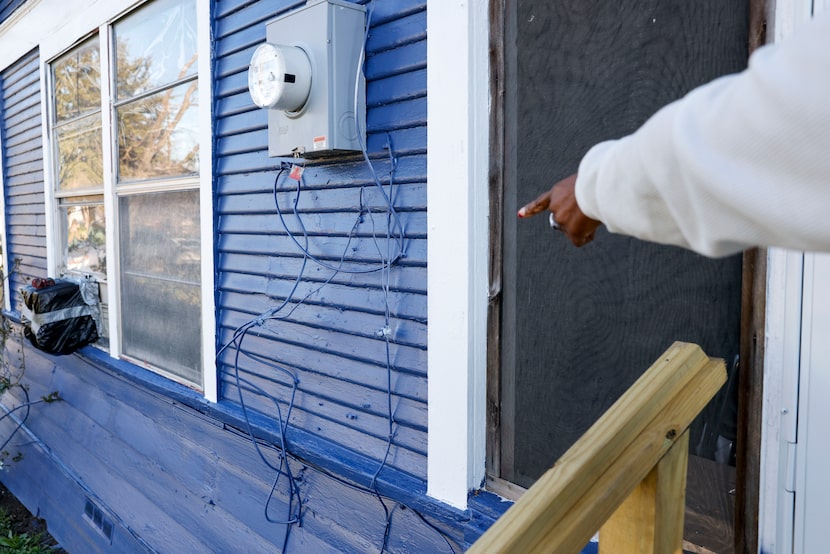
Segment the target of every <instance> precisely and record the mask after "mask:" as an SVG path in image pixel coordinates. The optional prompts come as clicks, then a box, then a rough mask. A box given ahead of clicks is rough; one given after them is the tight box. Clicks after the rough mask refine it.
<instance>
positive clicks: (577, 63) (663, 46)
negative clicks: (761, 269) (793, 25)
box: [488, 0, 748, 487]
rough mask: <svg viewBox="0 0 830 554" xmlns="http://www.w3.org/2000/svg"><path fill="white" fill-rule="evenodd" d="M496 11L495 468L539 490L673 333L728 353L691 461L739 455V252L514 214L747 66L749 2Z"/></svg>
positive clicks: (510, 2)
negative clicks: (593, 232)
mask: <svg viewBox="0 0 830 554" xmlns="http://www.w3.org/2000/svg"><path fill="white" fill-rule="evenodd" d="M497 4H498V3H497ZM498 9H500V10H502V11H501V12H500V14H499V17H503V37H500V38H501V40H502V41H503V43H502V44H503V51H502V52H501V55H502V56H503V62H502V63H503V73H502V74H501V75H499V76H498V78H499V79H501V82H500V83H499V85H500V87H501V88H502V90H503V106H502V107H503V111H502V112H501V117H503V123H500V125H501V127H500V132H501V133H502V135H501V139H500V140H501V141H503V142H502V143H500V144H497V146H496V149H497V150H499V151H498V152H496V155H499V156H500V158H499V162H500V164H501V169H500V171H501V176H502V178H501V185H500V187H501V190H500V191H499V192H498V193H497V196H501V197H500V198H495V199H494V201H495V202H496V203H497V204H498V205H499V207H500V215H501V220H500V223H501V228H500V229H498V231H497V232H496V233H495V234H494V236H495V237H496V241H497V242H498V243H499V244H498V245H497V246H495V247H494V250H493V251H494V252H496V258H497V259H500V260H501V264H500V266H499V265H498V264H496V266H497V269H496V271H500V274H499V275H498V277H497V278H496V279H494V282H496V283H498V286H497V288H498V289H499V290H498V292H499V293H500V295H499V296H498V297H499V299H500V305H499V308H498V311H497V313H498V314H499V315H498V316H497V317H496V318H495V319H496V321H492V320H491V325H498V326H499V327H498V331H497V332H496V333H493V334H491V337H493V336H499V337H500V338H499V340H498V344H499V349H500V354H499V355H498V356H496V359H495V361H494V360H493V359H492V358H491V363H495V364H496V365H497V366H498V371H497V372H496V373H495V374H496V375H498V389H499V392H498V409H497V412H498V416H497V417H494V418H491V422H490V423H491V441H490V442H491V447H493V445H495V449H496V451H493V450H491V451H490V452H489V455H488V460H489V464H490V467H489V468H488V469H489V471H490V474H491V476H494V477H496V478H498V479H503V480H505V481H508V482H511V483H515V484H518V485H520V486H522V487H527V486H529V485H530V484H532V483H533V481H535V479H536V478H538V477H539V476H540V475H541V474H542V473H543V472H544V471H545V470H546V469H547V468H549V467H550V466H551V465H552V464H553V463H554V462H555V461H556V459H557V458H558V457H559V456H560V455H561V454H562V453H563V452H564V451H565V450H566V449H567V448H568V447H569V446H570V445H571V444H572V443H573V442H574V441H575V440H576V439H577V438H578V437H579V436H580V435H582V433H584V432H585V430H586V429H587V428H588V427H589V426H590V425H591V424H592V423H593V422H594V421H595V420H596V419H597V418H598V417H599V416H600V415H601V414H602V413H603V412H604V411H605V410H606V409H607V408H608V407H609V406H610V405H611V404H612V403H613V402H614V401H615V400H616V399H617V398H618V397H619V396H620V395H621V394H622V392H623V391H625V390H626V389H627V388H628V387H629V386H630V385H631V384H632V383H633V382H634V381H635V380H636V379H637V377H639V375H640V374H641V373H642V372H643V371H644V370H645V369H647V368H648V367H649V365H650V364H651V363H652V362H653V361H654V360H655V359H656V358H657V357H658V356H659V355H660V354H661V353H662V352H663V351H664V350H665V349H666V348H667V347H668V346H669V345H670V344H671V343H672V342H673V341H676V340H683V341H690V342H695V343H698V344H700V345H701V346H702V347H703V349H704V350H705V351H706V353H707V354H708V355H710V356H717V357H721V358H724V359H725V360H727V362H728V364H727V365H728V370H729V372H730V375H731V376H732V382H731V383H730V384H729V386H727V387H724V389H723V390H722V391H721V393H719V396H718V397H716V399H715V400H714V401H713V403H712V404H711V405H710V406H709V407H708V408H707V409H706V411H705V412H704V413H703V414H702V416H701V418H699V420H698V421H697V422H696V423H695V424H694V426H693V428H692V436H691V441H692V442H691V453H692V454H693V455H695V456H698V457H700V458H702V459H705V460H714V459H715V458H717V459H718V460H720V461H722V462H726V465H728V464H729V462H730V452H728V450H729V446H734V439H735V437H734V434H735V406H734V401H733V399H732V398H731V396H730V395H731V393H730V391H734V390H736V389H735V388H734V387H735V386H736V383H734V380H735V378H736V373H735V374H733V373H734V372H733V363H732V362H733V360H734V359H735V357H736V355H737V354H738V352H739V338H740V337H739V334H740V306H741V256H740V255H737V256H732V257H728V258H722V259H709V258H705V257H702V256H699V255H696V254H693V253H690V252H687V251H684V250H682V249H679V248H674V247H668V246H660V245H655V244H650V243H646V242H643V241H639V240H636V239H632V238H628V237H624V236H620V235H614V234H610V233H608V232H607V231H605V229H604V228H601V229H600V231H599V233H598V234H597V238H596V240H595V241H594V242H593V243H592V244H590V245H588V246H586V247H584V248H582V249H576V248H574V247H573V246H572V245H571V244H570V243H569V242H568V241H567V239H565V238H564V236H562V235H561V234H559V233H556V232H553V231H552V230H551V229H550V228H549V226H548V222H547V218H546V217H536V218H532V219H531V220H527V221H517V219H516V217H515V213H516V210H517V209H518V208H519V207H520V206H521V205H523V204H524V203H525V202H527V201H529V200H531V199H533V198H535V197H536V196H537V195H538V194H539V193H540V192H542V191H544V190H547V189H548V188H549V187H550V186H551V185H552V184H553V183H554V182H555V181H556V180H558V179H560V178H562V177H565V176H567V175H569V174H571V173H573V172H574V171H576V169H577V167H578V163H579V160H580V159H581V157H582V156H583V154H584V153H585V152H586V151H587V150H588V149H589V148H590V147H591V146H592V145H593V144H595V143H596V142H599V141H601V140H605V139H611V138H617V137H620V136H623V135H625V134H628V133H630V132H632V131H633V130H635V129H636V128H637V127H638V126H639V125H640V124H642V123H643V122H644V121H645V120H646V119H647V118H648V117H649V116H650V115H652V114H653V113H654V112H655V111H657V110H658V109H659V108H660V107H661V106H663V105H665V104H667V103H669V102H671V101H672V100H674V99H676V98H679V97H681V96H682V95H683V94H685V93H686V92H688V91H689V90H691V89H692V88H694V87H695V86H697V85H699V84H702V83H705V82H708V81H710V80H711V79H713V78H715V77H717V76H720V75H723V74H728V73H733V72H736V71H740V70H741V69H743V68H744V67H745V66H746V62H747V49H748V47H747V43H748V37H747V33H748V30H747V27H748V24H747V22H748V2H747V1H746V0H738V1H730V2H724V1H723V0H699V1H695V2H688V1H683V0H671V1H668V0H663V1H658V0H624V1H619V2H601V1H593V0H591V1H589V0H558V1H551V0H504V2H502V3H501V5H500V6H499V8H497V10H498ZM497 132H499V131H497ZM498 142H499V141H498V140H497V143H498ZM494 190H498V187H496V189H494ZM499 239H500V240H499ZM491 333H492V329H491ZM491 375H493V373H492V368H491ZM730 387H731V388H730ZM493 430H494V431H493ZM719 447H720V451H719V450H718V448H719ZM724 447H725V448H726V452H724Z"/></svg>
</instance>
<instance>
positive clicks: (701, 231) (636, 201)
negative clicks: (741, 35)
mask: <svg viewBox="0 0 830 554" xmlns="http://www.w3.org/2000/svg"><path fill="white" fill-rule="evenodd" d="M570 179H575V189H574V193H575V202H574V204H575V205H576V207H577V210H571V212H572V215H571V216H570V217H566V215H565V214H564V213H560V212H561V210H562V208H561V207H562V206H565V205H567V203H568V202H567V198H565V196H566V195H563V194H561V187H563V185H562V184H561V183H562V182H560V183H557V185H555V186H554V187H553V189H552V190H551V191H549V192H547V193H545V194H543V195H541V196H540V197H539V198H537V199H536V200H535V201H534V202H531V203H530V204H528V205H527V206H525V207H523V208H522V209H521V210H520V211H519V215H520V217H521V216H526V215H533V214H534V213H538V212H539V211H540V210H542V209H549V210H551V211H554V212H556V220H557V222H558V223H559V224H560V225H561V226H562V227H563V230H564V231H565V232H566V233H567V234H568V236H569V237H570V238H571V239H572V240H574V239H575V238H576V240H574V243H575V244H579V243H580V242H585V241H584V240H582V239H583V238H585V237H586V235H580V231H579V229H583V228H584V226H585V224H586V220H587V221H589V222H590V221H602V222H603V223H605V224H606V225H607V227H608V229H609V230H610V231H612V232H618V233H625V234H629V235H633V236H636V237H639V238H643V239H646V240H651V241H656V242H661V243H667V244H675V245H679V246H684V247H687V248H691V249H693V250H696V251H698V252H700V253H703V254H706V255H710V256H720V255H726V254H730V253H734V252H737V251H740V250H742V249H744V248H747V247H751V246H761V245H763V246H782V247H789V248H796V249H803V250H830V213H829V212H830V14H827V15H825V16H822V17H821V18H820V19H817V20H816V21H814V22H812V23H811V24H809V25H807V26H805V28H804V29H802V31H801V32H800V33H799V34H797V35H795V36H793V37H792V38H791V39H790V40H789V41H787V42H786V43H784V44H783V45H780V46H773V47H765V48H762V49H760V50H759V51H758V52H756V54H755V55H753V57H752V59H751V60H750V67H749V68H748V69H747V70H746V71H744V72H742V73H740V74H737V75H733V76H728V77H723V78H720V79H717V80H715V81H713V82H712V83H709V84H708V85H705V86H703V87H700V88H698V89H695V90H694V91H692V92H691V93H690V94H689V95H687V96H686V97H685V98H683V99H681V100H679V101H677V102H674V103H672V104H670V105H668V106H666V107H665V108H663V109H662V110H660V111H659V112H658V113H657V114H655V115H654V116H653V117H652V118H651V119H650V120H649V121H648V122H646V124H645V125H643V127H641V128H640V129H639V130H638V131H637V132H635V133H634V134H632V135H630V136H628V137H625V138H623V139H620V140H616V141H608V142H604V143H600V144H598V145H596V146H595V147H593V148H592V149H591V150H590V151H589V152H588V153H587V154H586V155H585V157H584V158H583V160H582V162H581V163H580V166H579V173H578V176H572V177H571V178H570ZM564 181H568V179H566V180H564ZM557 189H560V192H556V190H557ZM571 196H573V195H571ZM572 200H573V198H572ZM546 202H547V205H545V203H546ZM557 208H559V210H560V211H557ZM597 224H598V223H597ZM571 229H575V230H576V232H574V233H572V232H571ZM592 236H593V235H592V234H591V235H589V237H592ZM588 240H590V238H589V239H588Z"/></svg>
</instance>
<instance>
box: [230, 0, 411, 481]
mask: <svg viewBox="0 0 830 554" xmlns="http://www.w3.org/2000/svg"><path fill="white" fill-rule="evenodd" d="M301 4H302V2H265V1H260V2H248V3H245V4H244V5H242V6H240V5H239V3H238V2H218V3H217V4H216V10H215V17H216V24H215V25H216V27H215V33H216V73H217V81H216V98H215V108H216V135H217V136H216V167H217V176H216V177H217V182H216V187H217V210H216V217H217V236H216V249H217V258H216V259H217V276H218V280H217V283H218V311H219V315H218V317H219V329H220V332H219V341H220V345H224V344H225V343H227V342H229V341H230V340H231V338H232V336H233V332H234V330H235V329H237V328H238V327H239V326H240V325H243V324H245V323H246V322H248V321H250V320H251V319H252V318H256V317H257V316H258V314H261V313H263V312H265V311H266V310H269V309H271V308H274V307H276V306H279V305H280V303H282V302H283V301H284V300H285V298H286V297H287V296H288V295H289V294H290V293H291V291H292V289H293V288H294V285H295V281H296V280H297V277H298V275H300V273H301V272H302V279H301V281H300V284H299V285H298V287H297V289H296V291H295V292H294V295H293V298H294V299H295V300H296V299H303V298H305V300H304V302H303V303H302V305H299V306H298V307H297V308H296V310H295V311H293V312H292V313H291V315H290V317H287V318H285V319H281V320H278V321H272V322H269V323H266V324H264V325H262V326H258V327H256V329H255V330H254V331H253V332H252V334H251V335H248V336H247V337H246V338H245V340H244V343H243V351H244V352H246V353H250V354H252V355H254V356H256V357H257V359H251V358H247V357H244V356H243V357H240V358H239V361H238V363H237V361H236V357H235V350H234V349H233V348H231V349H228V350H226V351H225V352H224V354H223V355H222V357H221V367H220V371H221V373H220V378H221V400H222V402H223V403H235V404H238V403H239V393H238V390H237V387H236V375H235V368H236V367H238V370H239V375H240V377H241V378H243V379H245V380H247V381H249V382H251V383H253V384H254V385H255V387H244V386H243V399H244V403H245V405H246V407H247V408H248V409H250V410H255V411H259V412H262V413H267V414H272V415H273V414H274V408H273V406H272V404H271V399H269V398H268V397H267V396H264V395H262V394H259V393H258V392H257V391H256V390H255V389H256V388H257V387H259V388H261V389H262V390H264V391H267V394H268V395H270V396H273V397H274V398H275V399H277V400H278V401H279V402H280V405H281V406H282V410H283V411H285V409H286V407H287V405H288V403H289V401H290V397H291V390H290V381H291V379H290V378H288V377H287V376H286V375H285V374H284V373H282V372H280V371H278V370H275V369H274V368H273V367H270V365H269V364H273V365H277V366H279V367H281V368H284V369H285V370H287V371H288V372H289V373H290V374H291V375H293V376H295V377H296V378H297V381H298V385H297V387H298V393H297V396H296V398H295V402H294V409H293V411H292V417H291V421H290V422H289V426H290V427H292V428H296V429H302V430H303V431H306V432H308V433H311V434H312V435H315V436H318V437H320V438H322V439H325V440H327V441H332V442H334V443H336V444H338V445H340V446H344V447H347V448H348V449H351V450H353V451H355V452H356V453H357V454H359V455H361V456H364V457H366V458H368V459H371V460H375V462H374V463H376V464H377V465H378V466H380V464H381V460H383V458H384V456H385V452H386V444H387V441H388V435H389V419H388V400H389V397H388V391H387V386H388V380H390V379H391V393H392V394H391V402H392V412H393V414H394V415H393V417H394V438H393V440H392V447H391V450H390V454H389V457H388V459H387V461H386V464H387V465H388V466H389V467H394V468H395V469H398V470H400V471H403V472H405V473H406V474H409V475H412V476H414V477H416V478H418V479H424V478H425V477H426V421H427V412H426V323H427V322H426V317H427V313H426V275H427V274H426V193H427V189H426V70H425V68H426V11H425V9H426V6H425V2H424V1H416V0H411V1H398V2H388V1H387V2H377V7H376V8H375V10H374V12H373V14H372V21H371V30H370V37H369V40H368V43H367V48H366V65H365V67H366V79H367V106H368V110H367V111H368V113H367V131H368V137H367V144H368V151H369V154H370V157H371V159H372V162H373V164H374V166H375V169H376V171H377V174H378V175H379V176H380V178H381V180H382V182H383V183H384V184H388V183H389V180H390V170H391V169H392V164H393V163H394V164H395V170H394V175H393V181H394V189H393V191H392V192H391V194H393V195H394V205H395V208H396V210H397V211H398V213H399V214H400V218H401V221H402V223H403V227H404V245H405V254H406V256H405V258H402V259H401V260H400V261H399V262H398V263H396V264H395V265H394V266H393V267H392V269H391V271H390V272H389V274H388V282H389V288H388V290H385V287H384V277H387V276H385V275H384V274H383V272H376V273H368V274H362V275H361V274H349V273H338V274H336V275H333V273H334V272H333V271H331V270H330V269H326V268H323V267H321V266H319V265H316V264H315V263H314V262H313V261H308V262H307V263H306V267H305V270H304V271H303V269H302V266H303V255H302V253H301V252H300V250H299V249H298V248H297V246H296V245H295V244H294V242H293V241H292V240H291V238H290V236H289V235H288V234H287V233H286V232H285V230H284V228H283V225H282V224H281V222H280V219H279V217H278V214H277V212H276V208H275V201H274V186H275V184H274V183H275V178H276V177H277V176H278V174H279V169H280V160H278V159H273V158H269V157H268V156H267V143H268V137H267V121H266V112H265V111H263V110H260V109H258V108H256V107H255V106H254V105H253V103H252V102H251V99H250V96H249V95H248V90H247V68H248V62H249V60H250V57H251V54H252V52H253V50H254V48H256V46H258V45H259V44H261V43H262V42H263V41H264V40H265V23H266V22H267V21H268V20H269V19H273V18H274V17H276V16H278V15H280V14H281V13H284V12H285V11H286V10H288V9H291V8H293V7H296V6H297V5H301ZM389 146H391V149H390V148H388V147H389ZM393 159H394V162H393V161H392V160H393ZM280 177H281V179H280V182H279V184H278V191H279V192H278V194H277V196H278V198H279V201H280V206H281V208H280V209H281V210H283V211H286V210H288V209H289V207H290V205H291V202H292V199H293V187H294V184H295V181H290V180H288V179H287V178H285V173H283V174H281V175H280ZM303 177H304V182H303V191H302V193H301V194H300V196H299V201H298V210H299V212H300V214H301V217H302V221H303V224H304V225H305V227H306V229H307V231H308V233H309V235H311V236H310V238H309V250H310V251H311V252H312V253H313V254H314V255H315V256H320V257H325V259H326V260H328V262H329V263H330V264H332V265H337V264H338V260H339V258H340V256H341V255H342V254H343V253H344V251H345V252H346V266H347V267H348V268H358V267H367V266H372V265H373V264H378V262H379V261H380V258H379V255H378V248H379V246H378V244H376V243H377V242H378V240H379V241H380V243H381V246H380V248H382V249H383V251H385V249H386V248H387V246H388V245H389V244H388V242H387V237H386V233H387V228H386V224H385V216H384V215H382V214H375V215H374V220H375V224H376V233H377V234H378V235H380V237H381V238H380V239H376V238H375V237H373V232H372V228H371V221H370V219H371V218H370V217H368V216H367V215H365V214H364V223H363V224H362V225H359V226H358V228H357V232H356V236H354V237H352V238H350V237H349V234H350V231H351V230H352V228H353V227H354V226H355V221H356V219H357V218H358V217H359V212H360V208H359V207H360V202H361V198H362V199H363V201H364V202H365V203H368V204H370V205H372V206H375V207H378V208H380V207H382V206H383V200H382V198H381V196H380V194H379V193H378V191H377V187H375V186H373V183H372V176H371V173H370V171H369V169H368V166H367V164H366V163H365V162H364V161H363V159H362V158H361V157H359V156H347V157H340V158H335V159H329V160H326V161H323V162H318V163H314V164H308V165H307V166H306V170H305V173H304V176H303ZM286 219H287V220H288V223H289V228H290V230H291V232H292V233H295V234H297V235H298V236H300V237H301V234H300V233H301V228H300V226H299V225H298V224H297V222H296V220H295V218H294V217H293V215H292V216H286ZM394 232H395V230H393V233H394ZM301 240H302V238H301ZM391 248H392V249H396V248H397V242H396V241H395V240H392V241H391ZM356 262H363V264H364V265H363V266H360V264H359V263H356ZM329 279H331V281H330V282H327V281H328V280H329ZM321 286H322V288H320V287H321ZM318 289H319V290H318ZM294 305H296V303H295V304H294ZM387 310H388V313H389V316H390V322H389V328H390V330H391V341H390V350H389V362H387V351H386V341H385V340H384V338H383V335H382V334H381V333H382V330H383V329H384V327H385V326H386V313H387ZM284 311H285V312H287V311H288V310H284ZM387 364H388V365H387Z"/></svg>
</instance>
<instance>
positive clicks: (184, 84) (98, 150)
mask: <svg viewBox="0 0 830 554" xmlns="http://www.w3.org/2000/svg"><path fill="white" fill-rule="evenodd" d="M197 21H198V17H197V5H196V0H157V1H155V2H151V3H146V4H143V5H142V6H140V7H139V8H138V9H137V10H135V11H133V12H131V13H129V14H128V15H126V16H125V17H122V18H120V19H117V20H115V21H114V22H112V23H111V24H109V25H103V26H101V27H100V28H99V29H98V32H97V33H96V34H95V35H94V36H91V37H89V38H87V39H85V40H83V41H81V42H80V43H78V44H77V45H75V46H74V47H72V48H71V49H69V50H68V51H66V52H65V53H63V54H62V55H60V56H59V57H57V58H56V59H54V60H53V61H52V62H51V63H50V64H49V76H50V79H51V82H50V86H51V102H50V104H51V106H50V108H51V114H50V122H51V126H52V133H50V137H51V142H52V144H51V148H52V157H53V163H52V166H53V184H54V186H53V189H54V197H55V203H54V205H55V209H56V212H57V213H56V214H55V237H54V239H53V240H54V242H53V244H54V246H55V247H56V248H57V252H58V254H57V265H58V268H57V269H58V270H59V271H60V272H67V273H76V274H78V273H80V274H87V275H93V276H95V277H96V278H97V279H98V281H99V283H100V284H101V286H102V290H103V291H104V292H103V293H102V295H101V296H102V302H103V304H104V306H103V307H104V310H103V312H104V314H105V315H106V319H107V321H104V322H103V325H102V327H104V328H103V329H102V330H101V331H102V335H103V336H104V340H103V342H102V345H101V346H102V347H103V348H106V349H109V350H110V351H111V353H113V354H115V355H118V356H120V357H123V358H125V359H128V360H130V361H133V362H135V363H138V364H140V365H143V366H145V367H149V368H150V369H152V370H154V371H157V372H159V373H162V374H164V375H167V376H168V377H171V378H173V379H175V380H178V381H181V382H184V383H186V384H189V385H192V386H196V387H199V388H201V387H202V386H203V380H202V366H203V355H202V300H201V299H202V293H201V287H202V279H201V275H202V241H201V223H200V200H201V199H200V196H201V194H200V160H199V156H200V151H199V146H200V134H199V121H200V116H199V93H200V91H199V79H198V68H199V64H198V62H199V59H198V47H197V46H198V44H197V29H196V22H197ZM107 291H109V292H107ZM113 299H114V301H113Z"/></svg>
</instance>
